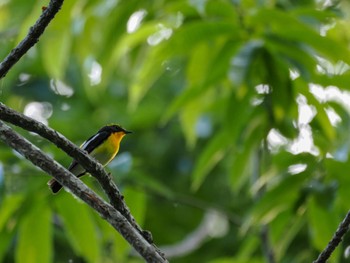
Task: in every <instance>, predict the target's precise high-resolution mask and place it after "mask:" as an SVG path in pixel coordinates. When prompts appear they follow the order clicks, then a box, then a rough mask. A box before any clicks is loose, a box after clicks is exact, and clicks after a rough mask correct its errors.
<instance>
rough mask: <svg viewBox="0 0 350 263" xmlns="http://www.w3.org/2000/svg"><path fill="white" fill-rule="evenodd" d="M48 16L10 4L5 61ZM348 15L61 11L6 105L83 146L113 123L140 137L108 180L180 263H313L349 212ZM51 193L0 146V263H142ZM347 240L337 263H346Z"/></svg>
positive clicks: (345, 9)
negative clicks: (34, 25)
mask: <svg viewBox="0 0 350 263" xmlns="http://www.w3.org/2000/svg"><path fill="white" fill-rule="evenodd" d="M45 5H47V2H46V1H42V0H36V1H27V0H11V1H9V0H7V1H6V0H2V1H1V0H0V45H1V48H0V58H4V57H5V56H6V54H8V52H9V51H10V50H11V49H12V48H13V47H14V46H15V45H16V44H17V43H18V42H19V41H20V40H21V39H22V38H23V37H24V36H25V35H26V34H27V32H28V29H29V27H30V26H31V25H33V24H34V22H35V21H36V19H37V18H38V17H39V16H40V13H41V12H42V7H43V6H45ZM349 11H350V5H349V2H348V1H326V0H314V1H313V0H307V1H292V0H256V1H253V0H249V1H239V0H232V1H229V0H216V1H215V0H176V1H165V0H155V1H139V0H128V1H122V0H119V1H118V0H108V1H97V0H90V1H85V0H76V1H65V2H64V5H63V8H62V10H61V11H60V12H59V13H58V14H57V16H56V17H55V19H54V20H53V21H52V23H51V24H50V25H49V27H48V28H47V29H46V31H45V33H44V35H43V36H42V37H41V38H40V41H39V42H38V44H37V45H36V46H35V47H34V48H32V49H31V50H30V51H29V52H28V53H27V54H26V55H25V56H24V57H23V58H22V59H21V60H20V61H19V62H18V63H17V64H16V65H15V67H13V68H12V69H11V71H10V72H9V73H8V74H7V76H6V77H5V78H3V79H1V81H0V100H1V102H3V103H5V104H6V105H8V106H10V107H12V108H13V109H15V110H18V111H20V112H23V113H24V114H26V115H28V116H31V117H33V118H35V119H37V120H40V121H42V122H44V123H46V124H47V125H49V126H50V127H52V128H53V129H55V130H57V131H58V132H60V133H61V134H63V135H65V136H66V137H67V138H68V139H70V140H71V141H73V142H74V143H76V144H78V145H80V144H81V143H82V142H83V141H84V140H85V139H86V138H88V137H89V136H91V135H92V134H94V133H95V132H96V131H97V130H98V129H99V128H100V127H102V126H103V125H105V124H108V123H119V124H121V125H122V126H124V127H125V128H126V129H128V130H132V131H133V132H134V133H133V134H132V135H128V136H126V137H125V139H124V140H123V142H122V145H121V149H120V153H119V154H118V156H117V158H116V159H115V160H114V161H113V162H112V163H111V164H110V165H108V167H107V170H108V171H110V172H111V173H112V174H113V177H114V180H115V182H116V183H117V184H118V186H119V187H120V189H121V190H122V192H123V194H124V196H125V200H126V203H127V204H128V205H129V206H130V208H131V212H132V214H133V215H134V216H135V218H136V219H137V221H138V222H139V223H140V224H141V225H142V227H143V228H145V229H148V230H150V231H151V232H152V234H153V237H154V240H155V243H156V244H157V245H158V246H160V247H161V249H162V250H164V251H165V252H166V254H167V255H168V256H169V259H170V261H171V262H178V263H181V262H211V263H226V262H238V263H239V262H250V263H255V262H256V263H258V262H273V261H272V260H271V258H270V259H269V254H272V255H273V257H274V259H275V261H276V262H312V261H313V260H315V259H316V258H317V255H318V253H319V252H320V251H321V250H322V249H324V247H325V246H326V244H327V242H328V241H329V240H330V238H331V237H332V234H333V233H334V231H335V230H336V228H337V226H338V224H339V223H340V222H341V220H342V218H343V217H344V216H345V214H346V212H347V211H348V210H349V207H350V204H349V202H348V200H349V190H348V189H349V184H350V176H349V171H350V164H349V162H348V157H349V147H350V140H349V134H350V133H349V128H350V118H349V114H350V93H349V92H348V90H349V87H350V86H349V84H350V72H349V66H348V64H350V51H349V41H350V31H349V27H350V20H349ZM14 128H15V129H16V131H18V132H20V133H21V134H22V135H24V136H25V137H26V138H28V139H29V140H30V141H32V142H33V143H35V144H36V145H37V146H38V147H40V149H42V150H43V151H44V152H45V153H47V154H49V155H50V156H52V157H53V158H54V159H55V160H57V161H58V162H60V163H61V164H63V165H65V166H68V165H69V163H70V162H71V159H70V158H69V156H67V155H66V154H65V153H63V152H62V151H61V150H59V149H58V148H56V147H55V146H54V145H52V144H51V143H49V142H48V141H46V140H44V139H42V138H40V137H39V136H37V135H35V134H31V133H28V132H26V131H23V130H21V129H19V128H16V127H14ZM49 179H50V178H49V176H47V175H46V174H45V173H43V172H42V171H41V170H39V169H37V168H36V167H34V166H33V165H32V164H30V163H29V162H28V161H26V160H25V159H23V158H22V157H20V156H19V155H18V154H17V153H16V152H14V151H12V150H11V149H10V148H9V147H7V146H6V145H5V144H3V143H0V261H2V262H19V263H21V262H24V263H27V262H36V263H40V262H107V263H108V262H142V260H141V259H140V258H139V257H137V256H136V254H135V252H133V251H132V250H131V248H130V246H129V245H128V244H127V243H126V242H125V241H124V240H123V239H122V238H121V237H120V235H119V234H118V233H117V232H116V231H115V230H114V229H113V228H112V227H110V226H109V225H108V224H107V223H106V222H105V221H104V220H102V219H101V218H100V217H99V216H98V215H97V214H96V213H95V212H93V211H92V210H91V209H90V208H89V207H88V206H86V205H85V204H83V203H82V202H81V201H79V200H77V199H76V198H74V197H73V196H72V195H71V194H69V193H67V192H64V191H62V192H61V193H60V194H58V195H55V196H53V195H52V194H51V193H50V191H49V189H48V187H47V185H46V182H47V181H48V180H49ZM83 181H84V182H85V183H86V184H88V185H89V186H90V187H92V188H93V189H94V190H95V191H97V192H98V193H99V194H101V195H102V196H104V195H103V191H102V190H101V189H100V187H99V185H98V184H97V183H96V181H95V180H94V179H93V178H91V177H84V178H83ZM349 241H350V239H349V238H348V237H347V238H345V240H344V241H343V242H342V244H341V245H340V247H338V249H337V250H336V252H335V253H334V254H333V255H332V258H331V260H330V262H346V261H347V260H348V259H347V258H346V253H345V251H346V248H347V246H348V245H349ZM270 250H271V251H272V253H269V251H270Z"/></svg>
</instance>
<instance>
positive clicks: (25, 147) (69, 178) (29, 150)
mask: <svg viewBox="0 0 350 263" xmlns="http://www.w3.org/2000/svg"><path fill="white" fill-rule="evenodd" d="M0 139H1V140H2V141H4V142H5V143H6V144H7V145H9V146H10V147H11V148H13V149H15V150H16V151H17V152H19V153H20V154H21V155H23V156H24V157H25V158H26V159H28V160H29V161H31V162H32V163H33V164H34V165H36V166H38V167H39V168H41V169H42V170H44V171H45V172H47V173H48V174H50V175H52V176H53V177H54V178H55V179H56V180H57V181H58V182H59V183H60V184H62V185H64V186H66V187H67V188H69V190H70V191H71V192H72V193H73V194H74V195H76V196H78V197H79V198H80V199H82V200H83V201H84V202H86V203H87V204H88V205H89V206H91V207H92V208H93V209H94V210H96V211H97V212H98V213H99V214H100V216H101V217H102V218H104V219H105V220H107V221H108V222H109V223H110V224H111V225H112V226H113V227H114V228H115V229H116V230H117V231H118V232H119V233H120V234H121V235H122V236H123V237H124V238H125V239H126V240H127V241H128V242H129V243H130V244H131V245H132V246H133V247H134V248H135V250H136V251H138V252H139V253H140V255H141V256H142V257H143V258H144V259H145V260H147V262H167V260H166V259H165V258H164V257H163V255H160V254H159V253H158V251H157V250H156V249H155V247H154V246H152V245H151V244H149V242H148V241H147V240H146V239H145V238H144V237H143V236H142V235H141V234H140V233H139V231H137V230H136V229H135V228H134V227H133V226H132V225H131V224H130V222H129V221H128V220H126V218H125V217H124V216H123V215H122V214H121V213H120V212H119V211H118V210H116V209H115V208H114V207H113V206H111V205H110V204H108V203H106V202H105V201H104V200H103V199H102V198H100V197H99V196H98V195H96V193H95V192H93V191H92V190H91V189H89V188H88V187H87V186H86V185H85V184H84V183H83V182H82V181H81V180H79V179H78V178H77V177H75V176H74V175H73V174H72V173H70V172H69V171H68V170H66V169H65V168H64V167H62V166H61V165H60V164H58V163H57V162H55V161H54V160H52V159H51V158H50V157H49V156H47V155H45V154H44V153H43V152H42V151H41V150H40V149H38V148H37V147H36V146H34V145H33V144H32V143H30V142H29V141H28V140H26V139H25V138H23V137H22V136H20V135H19V134H17V133H16V132H14V131H13V130H12V129H11V128H10V127H9V126H7V125H5V124H4V123H3V122H1V121H0Z"/></svg>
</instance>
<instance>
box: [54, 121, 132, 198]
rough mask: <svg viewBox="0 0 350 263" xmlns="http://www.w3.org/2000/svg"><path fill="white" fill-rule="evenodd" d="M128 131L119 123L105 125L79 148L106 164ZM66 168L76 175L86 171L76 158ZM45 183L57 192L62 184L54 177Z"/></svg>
mask: <svg viewBox="0 0 350 263" xmlns="http://www.w3.org/2000/svg"><path fill="white" fill-rule="evenodd" d="M128 133H131V132H130V131H127V130H125V129H124V128H122V127H121V126H119V125H115V124H113V125H107V126H104V127H102V128H101V129H100V130H99V131H98V132H97V133H96V134H95V135H93V136H91V137H90V138H89V139H87V140H86V141H85V142H84V143H83V144H82V145H81V146H80V148H81V149H82V150H84V151H86V152H87V153H88V154H90V155H91V156H92V157H94V158H95V159H96V160H97V161H98V162H99V163H101V164H102V165H103V166H106V165H107V164H108V163H109V162H110V161H112V160H113V158H114V157H115V156H116V155H117V153H118V150H119V145H120V142H121V140H122V139H123V137H124V136H125V135H126V134H128ZM68 170H69V171H70V172H72V173H73V174H74V175H76V176H77V177H80V176H83V175H84V174H85V173H86V170H85V169H84V168H83V167H82V166H81V165H80V164H79V163H78V162H77V161H76V160H73V161H72V163H71V164H70V165H69V167H68ZM47 184H48V185H49V187H50V188H51V191H52V192H53V193H57V192H58V191H59V190H61V188H62V185H61V184H60V183H59V182H57V181H56V180H55V179H51V180H50V181H49V182H48V183H47Z"/></svg>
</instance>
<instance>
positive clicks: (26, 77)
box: [18, 73, 31, 84]
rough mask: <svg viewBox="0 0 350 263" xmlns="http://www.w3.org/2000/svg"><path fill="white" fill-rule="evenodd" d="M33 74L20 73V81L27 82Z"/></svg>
mask: <svg viewBox="0 0 350 263" xmlns="http://www.w3.org/2000/svg"><path fill="white" fill-rule="evenodd" d="M30 77H31V75H30V74H27V73H21V74H19V77H18V78H19V81H20V82H21V84H23V82H27V81H28V80H29V79H30Z"/></svg>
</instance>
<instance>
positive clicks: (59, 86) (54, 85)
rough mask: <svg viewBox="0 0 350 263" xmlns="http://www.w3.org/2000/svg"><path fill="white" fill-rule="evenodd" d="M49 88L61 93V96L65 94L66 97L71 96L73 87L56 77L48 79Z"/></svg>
mask: <svg viewBox="0 0 350 263" xmlns="http://www.w3.org/2000/svg"><path fill="white" fill-rule="evenodd" d="M50 88H51V90H52V91H53V92H55V94H57V95H61V96H66V97H68V98H69V97H71V96H72V95H73V93H74V91H73V89H72V88H71V87H69V86H68V85H67V84H65V83H64V82H62V81H60V80H56V79H51V80H50Z"/></svg>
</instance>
